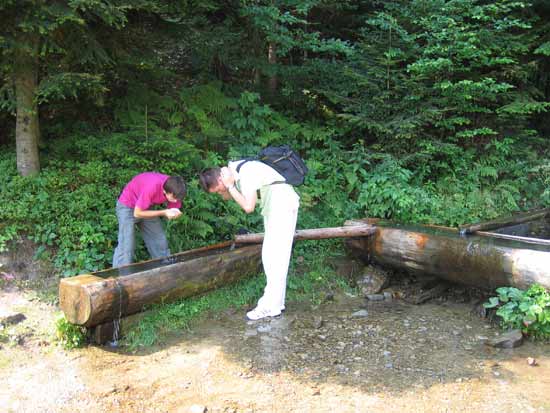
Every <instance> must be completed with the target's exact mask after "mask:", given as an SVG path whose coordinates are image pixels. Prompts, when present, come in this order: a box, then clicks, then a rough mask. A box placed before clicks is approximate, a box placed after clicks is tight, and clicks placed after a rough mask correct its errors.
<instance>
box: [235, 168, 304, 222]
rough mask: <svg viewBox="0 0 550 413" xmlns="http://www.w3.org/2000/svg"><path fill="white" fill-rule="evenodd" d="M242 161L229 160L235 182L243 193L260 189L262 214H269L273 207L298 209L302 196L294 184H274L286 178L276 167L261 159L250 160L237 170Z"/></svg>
mask: <svg viewBox="0 0 550 413" xmlns="http://www.w3.org/2000/svg"><path fill="white" fill-rule="evenodd" d="M241 162H243V160H239V161H234V162H229V165H228V166H229V168H230V169H231V170H232V171H233V174H234V175H235V184H236V185H237V186H238V188H239V190H240V191H241V192H242V193H250V192H254V191H257V190H259V191H260V207H261V209H262V215H269V214H270V212H271V211H272V210H273V208H277V210H289V209H298V206H299V199H300V197H299V196H298V194H297V193H296V191H295V190H294V188H293V187H292V185H289V184H285V183H277V184H273V183H274V182H284V181H285V178H283V176H282V175H281V174H279V173H278V172H277V171H276V170H275V169H273V168H272V167H270V166H268V165H266V164H265V163H263V162H260V161H248V162H246V163H245V164H244V165H243V166H242V167H241V169H240V170H239V172H237V166H238V165H239V164H240V163H241ZM271 184H273V185H271Z"/></svg>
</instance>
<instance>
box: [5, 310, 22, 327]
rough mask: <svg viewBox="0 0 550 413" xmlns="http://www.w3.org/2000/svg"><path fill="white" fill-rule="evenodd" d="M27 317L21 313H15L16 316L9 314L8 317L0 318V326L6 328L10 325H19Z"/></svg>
mask: <svg viewBox="0 0 550 413" xmlns="http://www.w3.org/2000/svg"><path fill="white" fill-rule="evenodd" d="M26 318H27V317H25V314H23V313H16V314H10V315H8V316H5V317H2V318H0V324H2V325H4V326H7V325H10V324H19V323H20V322H21V321H23V320H25V319H26Z"/></svg>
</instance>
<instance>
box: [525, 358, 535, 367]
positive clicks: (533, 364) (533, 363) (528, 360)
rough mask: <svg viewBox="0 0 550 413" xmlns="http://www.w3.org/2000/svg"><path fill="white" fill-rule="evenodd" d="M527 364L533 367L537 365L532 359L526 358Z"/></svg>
mask: <svg viewBox="0 0 550 413" xmlns="http://www.w3.org/2000/svg"><path fill="white" fill-rule="evenodd" d="M527 364H529V365H530V366H533V367H534V366H536V365H537V360H535V359H534V358H533V357H527Z"/></svg>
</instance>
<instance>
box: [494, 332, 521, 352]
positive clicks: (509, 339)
mask: <svg viewBox="0 0 550 413" xmlns="http://www.w3.org/2000/svg"><path fill="white" fill-rule="evenodd" d="M522 343H523V334H521V330H511V331H508V332H506V333H504V334H502V335H501V336H500V337H497V338H494V339H492V340H488V341H487V342H485V344H487V345H489V346H491V347H497V348H514V347H518V346H520V345H521V344H522Z"/></svg>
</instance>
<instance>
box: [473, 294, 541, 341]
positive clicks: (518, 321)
mask: <svg viewBox="0 0 550 413" xmlns="http://www.w3.org/2000/svg"><path fill="white" fill-rule="evenodd" d="M496 292H497V294H498V296H497V297H491V298H490V299H489V301H488V302H486V303H484V304H483V306H484V307H485V308H497V312H496V314H497V315H498V316H499V317H500V318H501V325H502V327H503V328H506V329H521V331H522V332H523V333H524V334H526V335H528V336H532V337H533V338H535V339H539V340H548V339H550V293H549V292H548V291H547V290H546V289H545V288H544V287H542V286H540V285H538V284H533V285H532V286H531V287H529V289H528V290H527V291H524V290H519V289H517V288H514V287H501V288H497V289H496Z"/></svg>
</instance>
